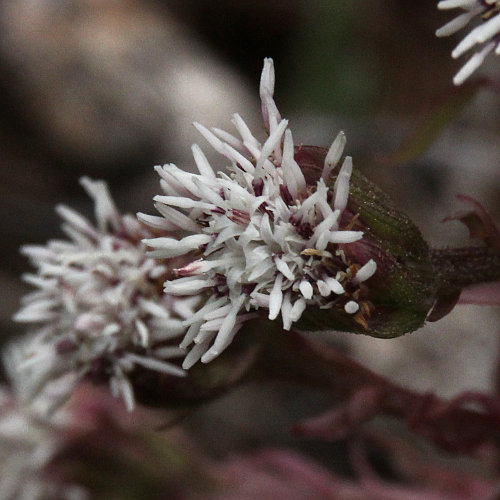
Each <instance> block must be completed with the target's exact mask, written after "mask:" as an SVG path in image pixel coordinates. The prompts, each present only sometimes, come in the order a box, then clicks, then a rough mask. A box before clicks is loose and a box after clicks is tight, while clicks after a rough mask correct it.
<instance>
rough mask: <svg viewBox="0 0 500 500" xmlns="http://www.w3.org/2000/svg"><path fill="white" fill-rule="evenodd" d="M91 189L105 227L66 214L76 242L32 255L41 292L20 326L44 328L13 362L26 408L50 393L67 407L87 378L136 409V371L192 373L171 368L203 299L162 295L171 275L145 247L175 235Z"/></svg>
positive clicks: (13, 353)
mask: <svg viewBox="0 0 500 500" xmlns="http://www.w3.org/2000/svg"><path fill="white" fill-rule="evenodd" d="M81 183H82V185H83V187H84V188H85V189H86V191H87V192H88V194H89V195H90V196H91V197H92V198H93V200H94V202H95V214H96V219H97V227H95V226H94V225H93V224H91V223H90V222H89V221H88V220H87V219H86V218H84V217H83V216H82V215H80V214H78V213H77V212H75V211H73V210H72V209H70V208H68V207H66V206H58V207H57V212H58V213H59V215H60V216H61V217H62V219H63V220H64V224H63V230H64V232H65V233H66V235H67V236H68V237H69V240H64V241H62V240H54V241H50V242H49V243H48V244H47V245H46V246H38V245H28V246H25V247H23V249H22V251H23V253H24V254H25V255H27V256H28V257H29V258H30V260H31V262H32V264H33V265H34V267H35V268H36V269H37V273H36V274H27V275H25V276H24V279H25V280H26V281H27V282H28V283H30V284H31V285H33V286H35V287H36V288H37V290H36V291H34V292H32V293H30V294H29V295H27V296H26V297H24V300H23V307H22V308H21V310H20V311H19V312H18V313H17V314H16V316H15V320H17V321H20V322H26V323H29V324H34V325H36V326H35V327H34V331H33V332H32V335H31V336H30V338H28V340H26V341H24V342H17V343H14V344H13V345H12V346H11V348H10V349H9V350H8V351H7V353H6V356H5V360H6V364H7V366H8V369H9V371H10V374H11V376H12V379H13V383H14V385H16V386H17V389H18V392H19V394H20V396H21V397H22V398H23V399H25V400H32V399H33V398H35V397H36V396H37V395H38V394H39V393H40V392H46V393H47V394H46V396H47V395H48V393H50V395H51V397H52V398H53V399H54V405H56V406H57V405H59V404H60V402H61V401H63V400H64V399H65V398H67V397H68V396H69V395H70V393H71V391H72V389H73V387H74V385H75V383H76V382H77V381H78V380H80V379H81V378H83V377H85V376H87V377H91V378H94V379H97V380H109V381H110V384H111V389H112V392H113V393H114V394H115V395H118V394H120V395H122V396H123V398H124V400H125V402H126V405H127V407H128V408H129V409H131V408H132V407H133V406H134V397H133V390H132V386H131V383H130V381H129V379H128V377H127V373H128V372H130V371H132V370H134V369H135V368H136V367H142V368H143V369H149V370H156V371H159V372H164V373H167V374H170V375H177V376H183V375H184V374H185V372H184V371H183V370H182V369H181V368H180V367H179V366H177V365H176V364H174V363H171V362H168V361H167V360H168V359H170V358H175V357H179V356H182V355H183V354H184V351H183V350H182V349H180V348H178V347H177V346H172V345H171V339H173V338H175V337H177V336H179V335H181V334H183V333H184V332H185V327H184V326H183V323H182V322H183V320H185V319H187V318H189V317H191V316H192V314H193V311H194V308H195V306H196V304H197V302H198V298H197V297H188V298H179V297H171V296H167V295H163V294H162V290H161V288H162V283H163V281H164V280H165V279H166V277H167V273H168V267H167V265H166V264H165V263H158V262H157V261H155V260H153V259H151V258H148V257H147V256H146V254H145V249H144V247H143V246H142V244H141V239H142V238H145V237H151V236H153V235H154V234H158V233H160V234H166V232H165V231H162V230H161V228H160V229H159V230H155V231H153V230H149V229H148V228H145V227H144V226H143V225H142V224H141V223H140V222H138V221H137V220H136V218H135V217H133V216H131V215H121V214H120V213H119V212H118V210H117V209H116V207H115V205H114V203H113V200H112V199H111V197H110V195H109V192H108V189H107V187H106V185H105V183H104V182H101V181H92V180H90V179H88V178H83V179H82V180H81ZM45 399H47V398H45Z"/></svg>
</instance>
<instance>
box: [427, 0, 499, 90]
mask: <svg viewBox="0 0 500 500" xmlns="http://www.w3.org/2000/svg"><path fill="white" fill-rule="evenodd" d="M438 9H442V10H447V9H462V10H463V11H464V12H463V13H462V14H460V15H458V16H457V17H455V18H454V19H452V20H451V21H450V22H448V23H447V24H445V25H444V26H442V27H441V28H439V29H438V30H437V31H436V35H437V36H449V35H451V34H453V33H455V32H457V31H459V30H461V29H462V28H464V27H465V26H467V25H468V24H469V23H471V22H473V21H474V20H477V19H479V20H480V24H479V25H478V26H476V27H475V28H473V29H472V30H471V31H470V33H468V34H467V35H466V36H465V38H464V39H463V40H462V41H461V42H460V43H459V44H458V45H457V46H456V47H455V49H454V50H453V52H452V56H453V58H454V59H456V58H458V57H460V56H462V55H463V54H465V53H466V52H468V51H469V50H471V49H472V48H473V47H475V46H479V50H478V51H477V52H476V53H475V54H474V55H473V56H472V57H471V58H470V59H469V60H468V61H467V63H465V64H464V66H462V69H461V70H460V71H459V72H458V73H457V74H456V75H455V77H454V78H453V82H454V83H455V85H461V84H462V83H463V82H464V81H465V80H467V78H469V76H470V75H471V74H472V73H474V71H476V69H478V68H479V66H481V64H482V63H483V61H484V59H485V58H486V56H487V55H488V54H490V53H491V52H493V51H495V54H497V55H499V54H500V2H499V1H498V0H441V1H440V2H439V3H438Z"/></svg>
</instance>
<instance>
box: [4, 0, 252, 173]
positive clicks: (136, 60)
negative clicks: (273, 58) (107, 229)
mask: <svg viewBox="0 0 500 500" xmlns="http://www.w3.org/2000/svg"><path fill="white" fill-rule="evenodd" d="M0 33H1V34H0V51H1V57H2V59H3V60H4V62H5V63H6V64H7V66H8V67H9V69H10V70H11V71H12V73H13V75H14V76H15V81H13V82H12V84H13V85H14V86H15V88H14V92H15V94H17V96H18V97H19V98H20V99H22V101H23V103H22V108H23V112H24V114H25V116H28V114H29V119H30V120H32V123H33V126H34V127H35V129H36V131H37V133H38V134H39V136H40V137H41V138H42V139H43V141H45V143H46V145H47V147H48V148H49V149H50V150H51V151H52V153H53V154H56V155H58V156H63V157H65V159H66V160H72V161H73V162H76V163H81V164H85V166H86V169H87V170H88V169H90V168H92V167H93V166H94V167H96V166H98V165H102V164H103V163H104V164H106V165H108V166H109V165H114V166H115V168H120V172H123V169H124V168H126V167H127V166H129V167H132V166H134V160H137V159H138V158H140V157H141V155H144V157H146V158H155V157H159V156H162V155H165V153H166V152H168V156H169V157H170V158H171V157H172V156H173V157H174V158H175V157H177V156H178V155H180V154H185V151H186V147H185V146H186V144H189V143H190V142H191V140H192V139H191V138H192V137H194V134H192V135H191V134H190V122H191V121H192V120H193V119H194V118H196V119H197V120H200V121H201V120H203V121H206V122H208V124H209V125H210V124H212V123H220V122H221V121H222V119H227V117H228V116H230V114H231V113H233V112H235V111H237V110H238V111H240V112H242V111H243V112H244V110H245V108H246V105H247V103H248V102H249V99H250V98H249V97H248V94H247V92H246V88H245V86H244V85H243V83H242V81H241V80H240V78H238V76H237V75H236V74H234V72H232V71H231V70H229V69H228V68H226V67H224V66H223V65H222V64H221V63H220V62H218V61H217V60H216V59H215V58H214V57H213V56H212V55H211V54H210V53H209V52H208V51H207V50H206V49H205V48H204V47H203V46H202V45H201V44H200V43H198V41H197V40H194V39H193V37H192V36H190V34H189V33H187V32H186V31H185V30H184V29H183V28H182V27H181V26H179V25H178V24H176V22H175V21H174V20H173V19H172V18H171V16H170V15H169V13H168V12H167V11H166V10H165V9H160V8H155V7H154V6H153V5H151V4H149V3H147V2H140V1H134V0H101V1H96V0H67V1H60V0H41V1H39V2H32V1H29V0H20V1H19V2H2V4H1V5H0ZM179 146H181V149H179ZM172 152H173V154H172ZM142 167H147V164H146V165H142Z"/></svg>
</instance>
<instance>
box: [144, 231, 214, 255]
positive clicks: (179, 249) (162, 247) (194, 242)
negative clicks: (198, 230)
mask: <svg viewBox="0 0 500 500" xmlns="http://www.w3.org/2000/svg"><path fill="white" fill-rule="evenodd" d="M211 240H212V237H211V236H210V235H209V234H192V235H190V236H186V237H185V238H182V239H181V240H176V239H175V238H167V237H163V238H150V239H145V240H142V242H143V243H144V244H145V245H147V246H148V247H150V248H152V249H154V251H151V252H148V255H150V256H152V257H153V256H158V257H161V258H170V257H178V256H179V255H184V254H185V253H188V252H191V251H192V250H198V249H199V247H200V246H202V245H204V244H206V243H209V242H210V241H211Z"/></svg>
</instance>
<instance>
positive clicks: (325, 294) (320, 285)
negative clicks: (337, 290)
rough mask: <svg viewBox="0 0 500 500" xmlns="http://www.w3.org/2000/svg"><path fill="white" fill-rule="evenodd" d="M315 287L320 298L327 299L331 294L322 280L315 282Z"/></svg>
mask: <svg viewBox="0 0 500 500" xmlns="http://www.w3.org/2000/svg"><path fill="white" fill-rule="evenodd" d="M316 286H317V287H318V291H319V293H320V295H321V296H322V297H328V296H329V295H330V294H331V293H332V291H331V290H330V287H329V286H328V285H327V284H326V283H325V282H324V281H323V280H317V281H316Z"/></svg>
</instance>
